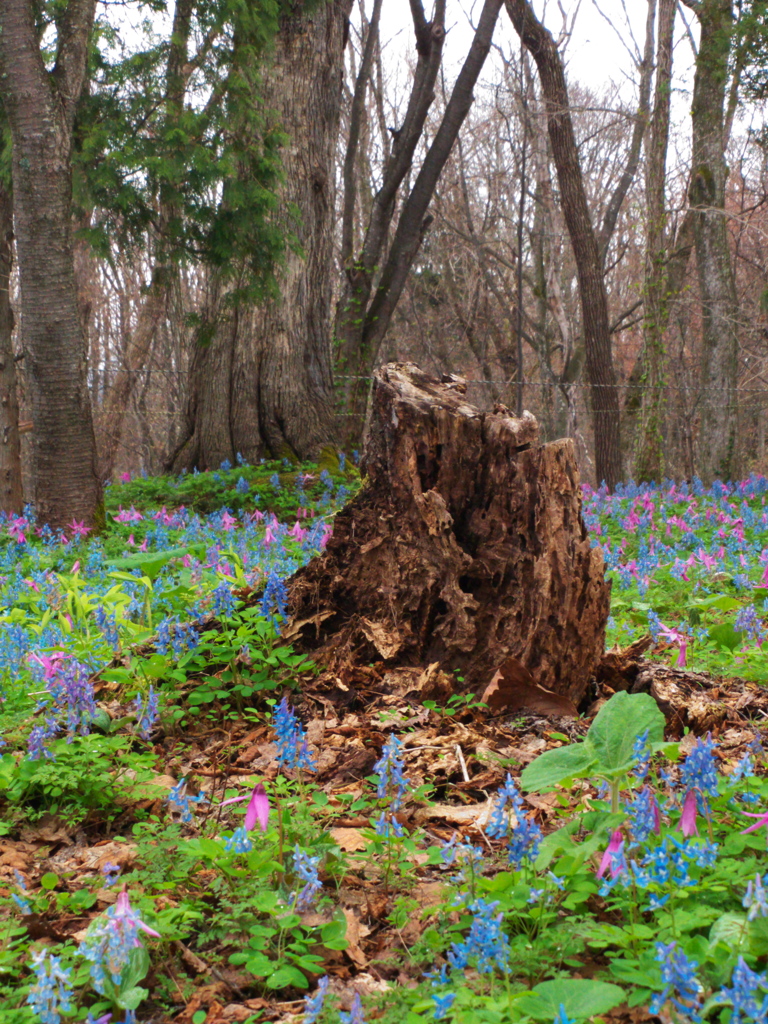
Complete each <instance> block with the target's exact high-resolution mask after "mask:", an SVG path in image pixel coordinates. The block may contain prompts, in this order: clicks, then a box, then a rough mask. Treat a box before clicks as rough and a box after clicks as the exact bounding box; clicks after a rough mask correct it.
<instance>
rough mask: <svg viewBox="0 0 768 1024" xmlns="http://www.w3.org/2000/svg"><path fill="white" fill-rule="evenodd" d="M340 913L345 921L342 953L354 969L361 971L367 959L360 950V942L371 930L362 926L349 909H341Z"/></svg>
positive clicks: (365, 965) (366, 964)
mask: <svg viewBox="0 0 768 1024" xmlns="http://www.w3.org/2000/svg"><path fill="white" fill-rule="evenodd" d="M342 912H343V914H344V917H345V918H346V921H347V934H346V940H347V948H346V949H345V950H344V952H345V953H346V955H347V956H348V957H349V959H350V960H351V961H352V963H353V964H354V965H355V967H357V968H359V969H360V970H362V969H363V968H364V967H367V966H368V957H367V956H366V955H365V953H364V952H363V951H362V949H361V948H360V940H361V939H362V938H365V936H366V935H370V934H371V929H370V928H369V927H368V926H367V925H365V924H363V923H362V921H361V920H360V918H359V917H358V916H357V914H356V913H355V912H354V910H352V909H350V908H349V907H342Z"/></svg>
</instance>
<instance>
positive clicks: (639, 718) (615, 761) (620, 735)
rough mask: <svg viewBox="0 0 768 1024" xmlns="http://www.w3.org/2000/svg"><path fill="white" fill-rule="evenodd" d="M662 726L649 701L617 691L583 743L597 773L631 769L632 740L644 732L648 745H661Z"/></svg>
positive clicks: (661, 717) (656, 707)
mask: <svg viewBox="0 0 768 1024" xmlns="http://www.w3.org/2000/svg"><path fill="white" fill-rule="evenodd" d="M664 725H665V719H664V715H663V714H662V712H661V711H660V710H659V705H658V704H657V703H656V701H655V700H654V699H653V697H651V696H650V695H649V694H647V693H625V692H624V691H620V692H619V693H615V694H614V695H613V697H611V699H610V700H609V701H608V702H607V703H606V704H603V706H602V707H601V708H600V710H599V711H598V713H597V717H596V718H595V720H594V722H593V723H592V725H591V726H590V727H589V732H588V733H587V742H589V743H591V744H592V748H593V750H594V751H595V754H596V756H597V761H598V767H599V769H601V770H602V771H605V772H617V771H621V770H624V769H626V768H627V767H629V765H631V763H632V760H633V757H632V748H633V746H634V743H635V740H636V739H637V737H638V736H640V735H641V734H642V733H644V732H645V731H646V729H647V730H648V742H649V743H650V744H651V745H653V744H655V743H662V742H663V741H664ZM534 763H535V762H534Z"/></svg>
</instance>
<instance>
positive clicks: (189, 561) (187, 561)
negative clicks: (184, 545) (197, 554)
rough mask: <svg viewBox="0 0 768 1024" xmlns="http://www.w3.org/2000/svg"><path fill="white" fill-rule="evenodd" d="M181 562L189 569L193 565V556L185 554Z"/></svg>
mask: <svg viewBox="0 0 768 1024" xmlns="http://www.w3.org/2000/svg"><path fill="white" fill-rule="evenodd" d="M181 564H182V565H183V566H184V568H185V569H189V567H190V566H191V565H192V556H191V555H184V557H183V558H182V560H181Z"/></svg>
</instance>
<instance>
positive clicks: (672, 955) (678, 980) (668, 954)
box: [649, 942, 703, 1022]
mask: <svg viewBox="0 0 768 1024" xmlns="http://www.w3.org/2000/svg"><path fill="white" fill-rule="evenodd" d="M656 959H657V960H658V961H659V963H660V964H661V980H662V982H663V983H664V989H663V990H662V991H661V992H658V993H657V994H656V995H655V996H654V997H653V999H652V1000H651V1002H650V1006H649V1010H650V1012H651V1013H656V1014H658V1013H659V1012H660V1011H661V1009H662V1007H663V1006H664V1005H665V1004H666V1003H671V1004H672V1006H673V1007H674V1008H675V1009H676V1010H677V1012H678V1013H679V1014H680V1015H681V1017H682V1018H683V1020H692V1021H697V1022H698V1021H701V1020H702V1016H701V1014H700V1013H699V1010H700V1009H701V997H702V991H703V990H702V987H701V983H700V982H699V980H698V979H697V977H696V968H697V967H698V964H697V963H696V961H695V960H689V959H688V957H687V956H686V955H685V953H684V952H683V951H682V950H681V949H680V948H679V947H678V945H677V943H676V942H670V943H669V945H667V946H665V945H664V943H663V942H659V943H658V944H657V946H656Z"/></svg>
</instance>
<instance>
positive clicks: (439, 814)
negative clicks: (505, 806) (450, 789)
mask: <svg viewBox="0 0 768 1024" xmlns="http://www.w3.org/2000/svg"><path fill="white" fill-rule="evenodd" d="M492 806H493V801H492V800H485V801H484V802H483V803H481V804H465V805H456V804H432V806H431V807H419V808H417V809H416V810H415V811H414V813H413V822H414V824H416V825H423V824H425V822H428V821H447V822H448V824H449V825H456V826H459V827H466V826H467V825H474V826H475V828H480V829H483V828H485V826H486V825H487V824H488V819H489V818H490V816H491V810H492Z"/></svg>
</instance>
